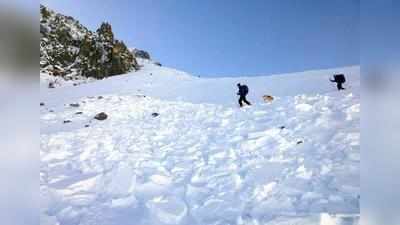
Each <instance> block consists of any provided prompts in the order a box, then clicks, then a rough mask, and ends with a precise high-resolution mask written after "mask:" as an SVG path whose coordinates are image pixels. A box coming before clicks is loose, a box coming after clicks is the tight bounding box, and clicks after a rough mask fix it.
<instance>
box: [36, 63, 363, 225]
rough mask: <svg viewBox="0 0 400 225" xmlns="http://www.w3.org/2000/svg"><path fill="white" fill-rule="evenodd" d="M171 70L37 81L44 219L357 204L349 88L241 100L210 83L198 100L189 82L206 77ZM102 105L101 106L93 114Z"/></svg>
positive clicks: (97, 223)
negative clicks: (70, 82) (53, 84)
mask: <svg viewBox="0 0 400 225" xmlns="http://www.w3.org/2000/svg"><path fill="white" fill-rule="evenodd" d="M144 71H145V72H143V71H142V73H147V72H149V71H155V69H154V68H149V69H147V70H144ZM169 72H171V74H166V78H164V79H165V80H163V79H161V81H156V80H152V79H148V80H147V81H146V82H148V84H149V86H148V87H147V88H146V86H145V84H147V83H146V82H144V80H145V79H147V78H142V77H128V76H121V77H115V79H114V78H113V80H109V81H108V82H109V83H106V81H101V82H94V83H91V84H86V85H82V86H78V87H66V88H60V89H55V90H43V91H42V101H44V102H45V103H46V105H45V106H42V107H41V152H40V154H41V170H40V183H41V185H40V189H41V196H42V206H41V211H42V213H41V224H57V223H58V224H63V225H64V224H66V225H70V224H71V225H72V224H73V225H76V224H82V225H114V224H115V225H117V224H119V225H121V224H126V225H129V224H134V225H145V224H181V225H186V224H187V225H189V224H199V225H200V224H201V225H203V224H204V225H205V224H207V225H209V224H221V225H222V224H243V225H251V224H279V225H283V224H291V225H293V224H298V225H300V224H301V225H305V224H320V221H322V219H321V218H320V217H319V214H320V213H331V214H356V215H357V214H358V213H359V195H360V190H359V189H360V184H359V163H360V146H359V143H360V142H359V141H360V133H359V121H360V118H359V116H360V96H359V93H358V89H357V88H353V89H350V90H347V91H344V92H336V91H329V89H325V91H321V90H318V92H320V93H316V94H301V95H297V93H295V92H297V91H295V90H292V93H294V95H292V96H277V97H276V100H275V101H274V102H273V103H272V104H266V103H260V102H258V103H256V104H255V105H254V106H252V107H247V108H243V109H239V108H237V107H236V106H232V105H229V104H218V102H219V101H227V99H228V98H225V97H224V95H222V97H219V98H217V97H215V98H214V96H216V94H215V93H204V92H203V93H202V95H203V98H204V99H205V98H206V97H207V96H208V97H209V99H208V102H209V103H201V102H203V100H202V99H201V98H199V97H198V96H200V95H201V94H199V93H198V92H197V91H199V90H205V91H206V89H203V88H205V87H207V86H208V84H209V82H210V83H212V82H211V81H212V80H206V81H204V80H203V79H197V78H193V77H189V76H179V75H176V76H173V75H172V73H173V71H172V70H171V71H169ZM152 76H160V75H155V74H153V75H152ZM169 76H170V77H169ZM317 77H318V76H317ZM141 79H143V82H142V83H140V82H138V80H141ZM226 79H232V80H231V81H230V82H231V83H233V84H234V82H236V80H233V78H226ZM264 79H265V80H264V81H271V80H268V79H266V78H264ZM273 79H278V78H273ZM280 79H282V78H280ZM286 79H288V78H286ZM293 79H295V80H296V79H299V78H293ZM310 79H311V80H313V79H317V78H310ZM318 79H320V78H318ZM355 79H357V78H355ZM180 80H181V81H180ZM289 80H290V79H289ZM110 81H111V82H110ZM123 82H126V83H128V84H129V85H128V84H127V86H130V87H134V88H140V89H142V92H146V97H143V96H141V95H137V94H138V93H137V92H133V91H128V89H129V88H127V86H124V87H121V88H119V86H118V85H117V84H121V83H123ZM151 82H154V83H152V84H151ZM163 82H167V83H168V82H182V83H185V82H187V84H179V83H177V84H176V86H177V87H179V88H183V87H186V86H187V87H190V86H192V87H193V90H194V92H190V93H189V92H188V96H183V97H182V98H185V97H186V98H187V99H186V100H191V102H190V101H185V99H176V98H177V96H178V93H179V92H180V91H181V90H178V91H177V92H175V91H176V90H175V91H173V90H171V89H170V87H169V86H166V87H163V86H162V83H163ZM203 82H204V83H205V84H206V85H204V83H203ZM213 82H214V83H215V88H217V87H218V86H220V87H226V88H227V87H228V85H229V84H227V83H226V80H225V79H216V80H213ZM291 82H292V81H289V85H287V86H291V85H290V83H291ZM309 82H311V81H310V80H309V81H306V83H309ZM155 83H156V84H155ZM271 83H273V82H272V81H271ZM281 84H282V86H281V87H280V88H285V86H284V85H283V84H285V82H284V79H282V81H281ZM113 85H116V86H113ZM135 85H136V86H135ZM314 85H315V84H314ZM249 86H250V88H251V87H252V86H251V85H249ZM96 87H98V89H97V88H96ZM156 87H157V88H156ZM161 87H163V88H162V90H158V88H161ZM233 87H234V85H233ZM355 87H357V86H356V84H355ZM179 88H178V89H179ZM318 88H320V87H318ZM318 88H314V91H317V89H318ZM73 90H79V91H76V92H73ZM117 90H118V91H117ZM211 90H213V88H211ZM253 90H254V92H255V93H259V92H260V91H261V89H258V88H254V89H253ZM276 90H278V89H276ZM71 91H72V92H71ZM254 92H253V93H254ZM299 92H301V91H299ZM139 93H140V92H139ZM97 94H102V97H103V98H101V99H99V98H98V95H97ZM162 94H164V95H165V96H166V97H165V99H167V100H165V99H163V98H162V99H160V98H158V96H157V95H162ZM149 95H150V96H152V97H149ZM153 95H154V96H153ZM229 98H234V97H229ZM69 103H79V104H80V106H79V107H71V106H69ZM101 111H104V112H106V113H107V114H109V118H108V119H107V120H105V121H97V120H93V119H92V118H93V116H94V115H95V114H97V113H99V112H101ZM77 112H81V113H79V114H77ZM154 112H157V113H159V116H157V117H153V116H152V113H154ZM64 120H70V121H71V122H70V123H65V124H64V123H63V121H64ZM85 125H89V127H85ZM325 219H326V218H325ZM344 220H345V222H346V221H347V224H353V223H354V224H355V223H356V222H357V217H355V218H349V219H344ZM341 224H346V223H341Z"/></svg>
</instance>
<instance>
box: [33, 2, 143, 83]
mask: <svg viewBox="0 0 400 225" xmlns="http://www.w3.org/2000/svg"><path fill="white" fill-rule="evenodd" d="M40 12H41V13H40V34H41V40H40V71H41V72H44V73H48V74H51V75H54V76H61V77H64V78H65V79H67V78H68V79H69V78H71V76H70V75H71V74H73V76H72V77H74V76H75V77H76V76H84V77H94V78H96V79H102V78H104V77H108V76H113V75H117V74H123V73H127V72H129V71H132V70H135V69H138V68H139V66H138V64H137V62H136V59H135V57H134V55H133V54H132V53H131V52H130V51H129V50H128V48H127V47H126V46H125V44H124V43H123V42H122V41H119V40H116V39H115V37H114V34H113V31H112V27H111V25H110V24H109V23H106V22H104V23H102V24H101V26H100V28H99V29H97V31H96V32H92V31H90V30H88V29H87V28H86V27H84V26H83V25H81V24H80V23H79V21H77V20H75V19H74V18H72V17H69V16H64V15H62V14H59V13H56V12H54V11H52V10H49V9H48V8H46V7H45V6H43V5H41V6H40Z"/></svg>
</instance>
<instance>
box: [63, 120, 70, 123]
mask: <svg viewBox="0 0 400 225" xmlns="http://www.w3.org/2000/svg"><path fill="white" fill-rule="evenodd" d="M71 122H72V121H71V120H64V122H63V123H71Z"/></svg>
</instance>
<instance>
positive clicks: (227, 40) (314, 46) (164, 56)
mask: <svg viewBox="0 0 400 225" xmlns="http://www.w3.org/2000/svg"><path fill="white" fill-rule="evenodd" d="M41 3H42V4H45V5H46V6H49V7H50V8H52V9H54V10H56V11H58V12H61V13H63V14H67V15H70V16H73V17H74V18H76V19H78V20H79V21H80V22H81V23H82V24H84V25H85V26H87V27H88V28H89V29H91V30H96V29H97V28H98V27H99V25H100V23H101V22H102V21H108V22H110V23H111V24H112V26H113V30H114V33H115V35H116V37H117V38H118V39H120V40H123V41H124V42H125V43H126V44H127V45H128V46H130V47H138V48H141V49H144V50H147V51H148V52H149V53H150V54H151V56H152V57H153V58H154V59H156V60H158V61H160V62H161V63H162V64H163V65H165V66H168V67H173V68H177V69H181V70H184V71H187V72H190V73H193V74H195V75H201V76H209V77H214V76H239V75H241V76H243V75H246V76H252V75H268V74H277V73H286V72H298V71H304V70H310V69H323V68H332V67H341V66H348V65H356V64H359V62H360V48H359V44H360V43H359V42H360V40H359V39H360V34H359V16H360V1H359V0H332V1H316V0H279V1H277V0H274V1H272V0H249V1H245V0H214V1H213V0H203V1H198V0H118V1H117V0H115V1H111V0H103V1H97V0H41Z"/></svg>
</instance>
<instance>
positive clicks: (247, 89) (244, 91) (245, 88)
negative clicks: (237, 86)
mask: <svg viewBox="0 0 400 225" xmlns="http://www.w3.org/2000/svg"><path fill="white" fill-rule="evenodd" d="M242 87H243V93H244V94H245V95H247V94H248V93H249V88H248V87H247V85H243V86H242Z"/></svg>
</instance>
